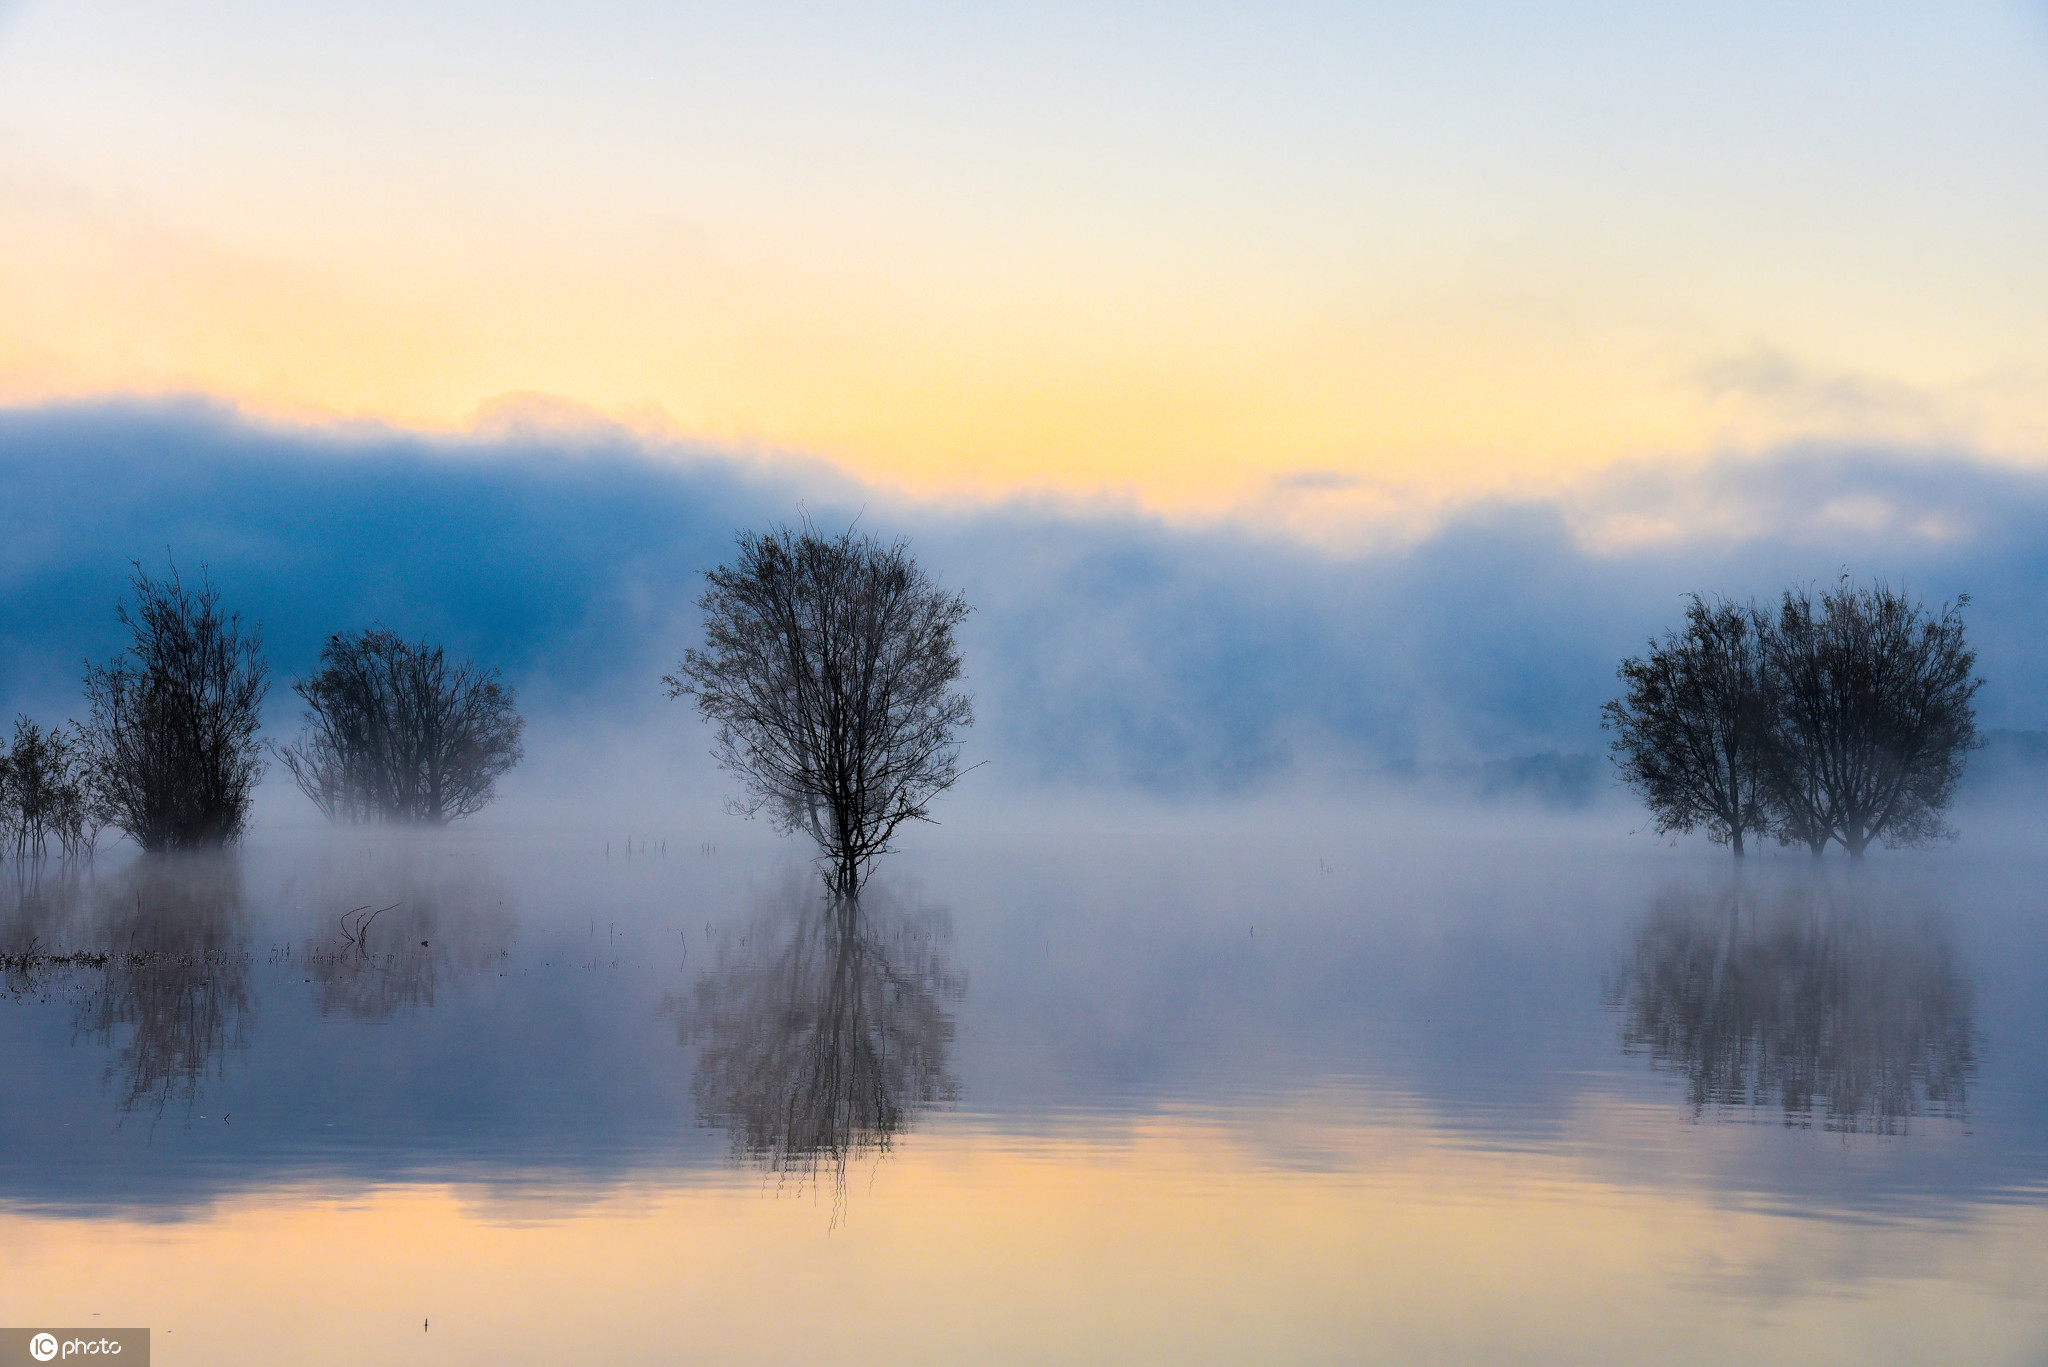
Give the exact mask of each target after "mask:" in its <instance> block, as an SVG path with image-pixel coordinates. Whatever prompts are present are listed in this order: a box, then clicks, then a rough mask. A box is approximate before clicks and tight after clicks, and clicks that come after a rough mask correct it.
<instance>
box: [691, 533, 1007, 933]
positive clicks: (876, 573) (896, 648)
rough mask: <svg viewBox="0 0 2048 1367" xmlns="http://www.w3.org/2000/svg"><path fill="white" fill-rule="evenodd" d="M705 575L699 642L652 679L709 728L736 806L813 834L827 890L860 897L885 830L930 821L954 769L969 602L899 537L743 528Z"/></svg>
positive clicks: (964, 703) (965, 719) (884, 842)
mask: <svg viewBox="0 0 2048 1367" xmlns="http://www.w3.org/2000/svg"><path fill="white" fill-rule="evenodd" d="M706 578H707V579H708V580H709V581H710V587H709V588H708V589H706V590H705V592H704V596H703V597H702V598H701V599H700V600H699V602H698V605H699V607H701V608H702V609H703V613H704V648H703V649H702V650H698V649H695V648H692V649H690V650H688V651H687V652H686V653H685V654H684V656H683V661H682V663H681V665H679V666H678V667H677V669H676V672H675V673H674V674H671V675H667V676H665V677H664V678H663V680H662V682H663V683H665V684H667V685H668V692H669V696H670V697H671V698H679V697H685V696H688V697H694V698H695V699H696V700H697V707H698V710H699V711H700V712H701V713H702V714H703V716H704V718H705V719H706V720H707V721H709V722H711V723H712V724H713V725H714V726H716V727H717V745H716V749H715V751H714V753H715V754H716V755H717V757H718V761H719V764H720V765H721V766H722V767H724V768H726V769H728V770H730V771H731V772H733V773H734V774H737V775H738V776H739V778H740V780H741V782H742V783H743V784H744V785H745V787H746V791H747V796H746V798H745V800H744V801H743V802H741V803H739V804H737V809H738V810H739V811H741V812H743V813H744V814H745V815H748V816H752V815H753V814H754V813H756V812H760V811H763V810H765V811H767V812H768V813H769V815H770V817H771V818H772V819H773V820H774V821H775V823H776V825H777V826H778V827H780V828H781V829H782V830H783V831H784V832H795V831H802V832H804V833H805V834H807V835H809V836H810V837H811V838H812V839H813V840H814V841H816V842H817V845H818V849H819V851H820V854H821V860H822V862H823V864H824V869H825V881H826V884H827V886H828V887H829V888H830V890H831V892H832V894H833V895H834V896H835V897H837V898H842V899H850V898H853V897H856V896H857V895H858V894H859V892H860V889H861V885H862V884H863V883H864V882H865V881H866V879H867V875H868V872H869V868H870V866H871V864H872V861H873V860H874V858H875V857H876V856H877V855H879V854H881V853H882V852H884V851H885V850H887V849H888V848H889V841H890V838H891V837H892V836H893V835H894V834H895V833H896V830H897V829H898V828H899V827H900V826H902V824H903V823H904V822H906V821H928V820H930V816H929V812H930V803H931V800H932V799H933V798H934V797H936V796H938V794H940V793H942V792H944V791H945V790H946V789H948V788H950V787H952V786H953V783H954V782H955V781H956V780H957V779H958V778H959V775H960V769H959V767H958V757H959V746H958V740H957V737H958V733H959V731H960V730H961V728H963V727H965V726H968V725H969V724H971V723H972V721H973V719H974V713H973V707H972V703H971V701H970V700H969V698H968V696H967V695H966V694H965V693H962V692H960V691H959V690H957V689H956V688H955V687H954V686H953V685H954V683H955V682H956V681H957V680H958V679H959V677H960V671H961V666H960V652H959V648H958V647H957V646H956V645H955V643H954V639H953V632H954V628H956V627H957V626H959V624H960V623H961V622H962V621H963V620H964V619H965V618H966V617H967V614H968V611H969V608H968V606H967V601H966V599H964V598H962V597H961V596H960V595H959V594H957V593H948V592H946V591H945V590H943V589H941V588H940V587H939V586H938V585H937V584H936V583H934V582H933V580H932V579H931V577H930V576H929V575H928V574H926V573H925V571H924V570H923V569H921V568H920V567H919V566H918V564H917V562H916V561H915V560H913V559H912V558H911V556H910V552H909V549H908V548H907V546H906V545H905V543H904V542H902V541H896V542H893V543H888V544H884V543H883V542H881V541H878V540H877V539H875V538H874V537H872V536H867V535H856V534H855V533H854V532H853V531H852V530H851V529H848V530H847V531H845V532H843V533H841V534H840V535H838V536H835V537H827V536H822V535H820V534H819V533H818V532H817V531H815V530H813V529H812V528H811V527H809V526H808V525H807V526H805V527H804V528H802V529H801V530H794V529H791V528H789V527H777V528H774V529H773V530H771V531H768V532H765V533H754V532H741V533H740V535H739V556H738V558H737V559H736V560H735V561H734V562H733V563H732V564H730V565H720V566H719V567H718V568H716V569H714V570H712V571H710V572H709V573H708V574H707V575H706Z"/></svg>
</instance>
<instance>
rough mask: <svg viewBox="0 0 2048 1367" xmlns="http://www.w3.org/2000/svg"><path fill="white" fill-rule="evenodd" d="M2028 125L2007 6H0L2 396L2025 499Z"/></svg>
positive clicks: (845, 469)
mask: <svg viewBox="0 0 2048 1367" xmlns="http://www.w3.org/2000/svg"><path fill="white" fill-rule="evenodd" d="M2044 116H2048V10H2044V9H2043V8H2042V7H2041V6H2039V5H2038V4H2019V3H1971V2H1970V0H1962V2H1961V3H1956V4H1951V5H1944V6H1938V7H1936V6H1927V5H1887V4H1872V3H1868V2H1867V0H1866V3H1860V4H1857V5H1855V6H1850V5H1848V4H1846V3H1827V2H1825V0H1823V2H1821V3H1812V4H1799V5H1783V4H1773V5H1765V4H1752V3H1740V2H1738V0H1730V2H1725V3H1716V4H1712V5H1706V4H1673V5H1659V6H1640V5H1625V4H1620V3H1610V4H1602V3H1580V2H1576V0H1574V2H1569V3H1552V4H1546V5H1541V6H1533V5H1526V4H1520V5H1510V4H1505V3H1501V4H1486V3H1464V2H1460V3H1446V4H1440V5H1429V6H1414V5H1399V6H1397V5H1391V4H1371V3H1356V4H1346V5H1329V4H1318V3H1290V2H1288V0H1281V2H1280V3H1265V4H1260V5H1257V6H1253V5H1249V4H1246V5H1228V4H1190V5H1176V6H1171V7H1169V6H1164V5H1156V4H1145V3H1136V4H1124V5H1116V6H1104V5H1100V4H1087V5H1081V4H1072V3H1065V0H1052V2H1050V3H1047V2H1044V0H1041V2H1040V3H1034V4H1030V5H1023V4H1004V3H997V4H986V5H974V6H938V5H927V4H918V3H878V4H871V5H864V6H857V7H856V6H833V5H825V4H815V3H813V4H801V3H792V2H787V0H765V2H764V3H761V4H756V5H749V6H742V7H734V6H703V5H696V4H688V3H662V4H659V5H657V4H651V3H649V4H643V3H634V2H633V0H594V2H593V3H590V4H584V5H578V6H560V5H537V4H530V3H508V2H506V0H500V2H499V3H494V4H490V5H484V4H481V3H470V2H469V0H444V2H443V3H436V4H431V5H422V4H418V3H408V4H397V3H392V2H391V0H349V3H346V4H343V3H339V0H307V3H304V4H299V5H293V6H290V7H278V6H274V5H260V4H255V3H252V2H250V0H194V2H193V3H190V4H185V5H179V6H164V5H159V4H143V3H137V2H135V0H61V2H60V0H0V243H4V248H5V249H4V252H0V257H4V264H0V404H4V405H6V406H8V407H11V408H14V409H28V410H34V409H38V408H40V407H44V406H48V405H51V404H54V403H74V404H75V403H99V402H108V401H124V400H134V399H138V398H163V397H166V396H184V397H197V398H201V399H204V400H207V401H210V402H213V403H216V404H220V405H226V406H230V407H232V408H234V409H237V410H239V411H241V412H244V413H247V414H250V415H252V416H254V417H256V418H258V419H261V420H264V421H286V420H288V421H292V422H297V423H302V424H307V425H311V426H313V427H320V426H322V425H327V424H333V423H336V422H342V423H364V422H368V423H372V424H376V425H379V426H380V427H383V428H389V429H393V430H396V431H400V432H418V433H429V434H449V433H458V434H459V433H471V434H482V435H489V434H490V433H493V432H496V431H500V430H502V429H503V428H504V427H505V426H506V425H507V424H508V423H511V424H514V425H516V424H518V423H522V422H523V423H532V422H534V421H547V422H551V423H554V424H555V425H557V426H569V427H575V426H578V425H589V424H591V423H594V422H596V421H598V420H599V419H600V418H601V419H603V420H606V421H609V422H612V423H615V424H620V425H623V426H624V427H625V428H627V429H629V430H631V431H634V432H637V433H641V434H643V435H644V436H646V437H647V438H648V441H649V443H650V449H651V450H654V451H656V452H657V453H659V452H665V451H674V450H678V449H684V448H691V449H695V448H715V449H717V450H720V451H725V452H730V453H739V454H748V453H752V454H755V455H772V456H794V457H801V458H804V459H808V460H814V461H818V462H822V463H823V464H824V465H825V466H826V467H829V468H831V469H833V470H836V471H838V472H840V473H841V474H842V475H843V476H844V477H845V478H847V479H851V480H855V481H858V482H861V483H863V484H864V485H866V486H871V487H873V488H876V489H880V490H885V491H889V492H891V493H892V494H894V495H897V496H901V497H922V498H931V497H955V498H957V497H961V496H967V497H971V498H982V499H988V498H997V499H1000V498H1003V497H1008V496H1012V495H1018V494H1026V495H1032V496H1049V497H1057V498H1065V499H1070V500H1084V501H1085V500H1091V499H1099V498H1103V497H1108V498H1112V499H1115V500H1118V501H1120V502H1121V503H1122V504H1123V505H1124V506H1127V507H1130V508H1135V509H1138V510H1142V511H1145V512H1163V513H1167V514H1170V515H1175V516H1188V515H1194V516H1199V517H1216V516H1223V517H1232V518H1238V519H1241V520H1246V521H1249V522H1252V523H1257V524H1261V525H1269V526H1278V527H1280V528H1282V529H1284V530H1287V531H1288V532H1290V534H1306V535H1311V536H1321V537H1325V538H1327V537H1329V536H1331V535H1341V534H1342V533H1343V532H1344V531H1345V529H1347V528H1350V527H1353V526H1355V525H1358V524H1360V523H1363V522H1368V521H1372V520H1374V519H1378V520H1380V521H1385V520H1386V519H1389V518H1392V519H1394V520H1396V521H1397V522H1403V520H1404V519H1405V522H1403V525H1406V526H1408V527H1409V528H1410V530H1411V533H1412V532H1413V530H1414V529H1415V528H1416V527H1419V526H1423V525H1424V524H1428V525H1434V523H1433V521H1432V520H1433V519H1437V518H1440V517H1441V516H1442V515H1443V510H1444V509H1446V508H1448V507H1453V506H1455V507H1470V506H1474V505H1477V504H1481V503H1484V502H1485V501H1487V500H1490V499H1499V498H1511V499H1512V498H1532V497H1543V496H1550V495H1559V494H1561V493H1564V492H1568V491H1570V490H1572V489H1576V488H1582V487H1584V485H1585V481H1587V480H1589V479H1593V480H1597V479H1600V478H1603V477H1604V476H1605V473H1606V472H1612V471H1615V470H1618V469H1624V468H1626V469H1629V470H1641V469H1643V468H1645V467H1648V468H1651V469H1654V470H1663V471H1680V472H1687V471H1689V472H1691V474H1690V475H1688V476H1687V477H1689V478H1690V477H1701V476H1702V472H1706V471H1710V470H1713V469H1718V468H1721V463H1723V462H1726V461H1728V460H1731V459H1733V460H1742V459H1750V460H1754V461H1757V462H1760V464H1759V467H1758V468H1759V469H1761V470H1765V471H1768V470H1772V469H1776V468H1778V467H1777V466H1776V465H1775V464H1774V463H1773V462H1775V461H1776V460H1777V458H1778V457H1779V455H1781V454H1782V453H1783V452H1785V451H1787V450H1790V449H1796V448H1801V447H1803V446H1809V445H1812V444H1815V443H1820V444H1832V445H1834V446H1836V447H1842V446H1845V445H1857V446H1859V447H1860V448H1863V449H1877V448H1890V449H1928V450H1939V451H1942V452H1950V453H1961V454H1962V455H1963V456H1966V457H1967V458H1968V459H1970V460H1973V461H1977V462H1980V463H1988V464H1991V465H2003V466H2008V467H2022V468H2040V467H2042V466H2043V465H2044V464H2048V461H2044V455H2048V443H2044V440H2043V438H2044V435H2048V254H2044V253H2042V252H2041V251H2040V249H2039V246H2040V242H2041V241H2042V237H2043V232H2042V229H2043V227H2044V224H2048V117H2044ZM1642 525H1643V526H1646V525H1647V524H1642ZM1641 530H1642V526H1639V527H1638V531H1639V532H1640V531H1641Z"/></svg>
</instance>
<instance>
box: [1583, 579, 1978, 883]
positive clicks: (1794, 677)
mask: <svg viewBox="0 0 2048 1367" xmlns="http://www.w3.org/2000/svg"><path fill="white" fill-rule="evenodd" d="M1968 604H1969V598H1968V596H1967V595H1965V596H1963V597H1961V598H1958V599H1957V600H1956V601H1955V602H1953V603H1948V604H1944V605H1943V606H1942V607H1941V608H1940V610H1939V611H1933V612H1931V611H1929V610H1927V609H1925V608H1923V607H1922V606H1921V605H1919V604H1918V603H1916V602H1913V601H1912V600H1910V599H1908V598H1907V597H1906V596H1905V595H1904V594H1901V593H1898V592H1896V591H1894V590H1892V589H1891V588H1889V587H1887V586H1886V585H1884V584H1875V585H1872V586H1869V587H1858V586H1856V585H1854V584H1853V583H1851V582H1850V581H1849V580H1848V579H1847V578H1846V577H1845V578H1844V579H1843V580H1842V581H1841V582H1840V583H1839V584H1838V585H1837V586H1836V588H1835V589H1834V590H1832V591H1830V592H1826V593H1823V594H1822V595H1820V597H1819V599H1818V600H1817V601H1816V599H1815V598H1814V596H1813V594H1812V592H1811V591H1810V590H1807V589H1788V590H1787V591H1786V592H1785V594H1784V596H1783V599H1782V601H1781V602H1780V603H1779V604H1778V606H1777V608H1776V610H1775V611H1767V610H1765V609H1761V608H1759V607H1757V606H1755V605H1754V604H1750V605H1746V606H1745V605H1738V604H1735V603H1731V602H1728V601H1726V600H1718V599H1717V600H1714V601H1711V602H1709V601H1707V600H1704V599H1701V598H1699V597H1697V596H1695V597H1694V598H1693V599H1692V602H1691V606H1690V607H1689V608H1688V610H1687V614H1686V625H1685V627H1684V628H1683V629H1682V630H1679V631H1674V632H1672V633H1670V634H1668V635H1667V636H1666V637H1665V638H1664V640H1663V641H1661V642H1659V641H1652V642H1651V643H1650V650H1649V653H1648V654H1647V655H1645V656H1643V657H1641V658H1631V659H1627V660H1624V661H1622V663H1621V666H1620V670H1619V673H1620V676H1621V679H1622V681H1623V682H1624V684H1626V685H1627V692H1626V693H1625V694H1624V695H1623V696H1622V697H1620V698H1617V699H1615V700H1613V701H1611V702H1609V703H1608V704H1607V705H1606V706H1605V708H1604V709H1603V721H1604V724H1605V725H1606V726H1607V727H1608V728H1609V729H1610V730H1612V731H1613V732H1614V733H1615V739H1614V742H1613V751H1614V757H1615V761H1616V764H1617V765H1618V767H1619V768H1620V770H1621V774H1622V777H1623V779H1624V780H1625V781H1626V782H1627V783H1628V784H1629V785H1630V787H1632V788H1633V789H1635V791H1636V792H1637V793H1638V794H1639V795H1640V796H1641V797H1642V798H1643V799H1644V801H1645V802H1646V803H1647V804H1648V805H1649V807H1650V810H1651V812H1652V814H1653V816H1654V818H1655V820H1656V823H1657V829H1658V830H1659V831H1690V830H1692V829H1694V828H1695V827H1698V826H1704V827H1705V829H1706V831H1707V833H1708V835H1709V836H1710V837H1711V838H1713V839H1715V840H1717V841H1722V842H1725V843H1727V844H1729V845H1731V846H1732V847H1733V849H1734V852H1735V853H1736V854H1737V855H1741V854H1742V853H1744V844H1743V836H1744V834H1745V833H1747V832H1759V831H1768V832H1770V833H1771V834H1773V835H1775V836H1776V837H1777V839H1778V840H1779V841H1780V842H1781V843H1784V844H1803V845H1805V846H1807V848H1809V849H1810V850H1812V851H1813V853H1815V854H1819V853H1821V852H1822V851H1823V850H1824V849H1825V848H1826V846H1827V845H1828V843H1829V842H1830V841H1834V842H1838V843H1840V844H1841V845H1842V847H1843V848H1844V849H1846V850H1848V852H1849V854H1850V855H1851V856H1852V857H1854V858H1861V857H1862V856H1863V854H1864V852H1865V851H1866V850H1867V849H1868V848H1869V846H1870V844H1871V842H1872V841H1882V842H1883V843H1885V844H1886V845H1913V844H1921V843H1925V842H1927V841H1930V840H1934V839H1939V838H1941V837H1943V836H1945V835H1947V834H1948V833H1949V832H1948V829H1947V827H1946V826H1945V825H1944V823H1943V814H1944V813H1945V812H1946V811H1947V809H1948V806H1949V804H1950V803H1951V801H1953V799H1954V797H1955V790H1956V784H1957V782H1958V781H1959V780H1960V778H1961V776H1962V772H1963V765H1964V761H1965V759H1966V758H1967V756H1968V753H1969V751H1970V750H1971V749H1972V748H1974V747H1975V745H1976V744H1977V734H1976V718H1975V709H1974V706H1973V703H1972V699H1973V698H1974V697H1975V695H1976V692H1977V690H1978V689H1979V688H1980V687H1981V686H1982V685H1983V680H1981V679H1979V678H1977V677H1975V674H1974V670H1975V667H1976V655H1975V653H1974V652H1973V651H1972V650H1971V649H1970V647H1969V645H1968V642H1967V640H1966V637H1965V632H1964V627H1963V620H1962V609H1963V608H1964V607H1966V606H1968Z"/></svg>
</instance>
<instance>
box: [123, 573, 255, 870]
mask: <svg viewBox="0 0 2048 1367" xmlns="http://www.w3.org/2000/svg"><path fill="white" fill-rule="evenodd" d="M134 590H135V607H134V611H132V612H131V611H130V610H129V609H128V607H127V605H125V604H124V605H122V606H121V607H119V608H117V609H116V610H115V611H116V614H117V615H118V616H119V618H120V620H121V625H123V626H125V627H127V628H128V630H129V632H130V633H131V635H132V636H133V637H134V639H133V641H132V642H131V643H130V645H129V646H128V648H127V649H126V650H125V651H123V652H122V653H121V654H120V655H117V656H116V657H114V658H113V659H112V660H110V661H108V662H107V663H106V664H104V665H88V666H87V668H86V672H85V696H86V702H87V705H88V706H89V707H90V708H91V719H90V720H89V721H88V722H87V723H86V725H85V728H84V741H85V746H86V749H87V751H88V754H89V756H90V762H91V765H92V770H93V781H94V785H95V787H96V788H97V789H98V791H99V795H100V798H101V800H102V801H103V802H104V803H105V810H106V814H107V817H108V820H109V821H110V822H111V823H112V824H113V825H114V826H116V827H118V828H120V829H121V830H122V831H125V832H126V833H127V834H128V836H129V837H130V838H131V839H133V840H134V841H135V843H136V844H138V845H140V846H142V848H143V849H145V850H173V849H195V848H199V847H202V846H207V845H219V844H223V843H225V842H227V841H230V840H234V839H237V838H239V837H240V835H241V834H242V828H243V826H244V825H246V824H247V822H248V819H249V799H250V796H251V793H252V792H253V790H254V789H255V787H256V780H257V779H259V778H260V777H262V774H263V759H262V750H261V747H259V746H258V745H257V743H256V728H257V713H258V712H259V710H260V709H261V708H262V706H263V696H264V694H265V693H266V692H268V691H269V688H270V671H269V668H268V667H267V666H266V665H265V664H264V663H263V657H262V649H263V637H262V634H261V631H260V629H258V628H253V627H252V628H248V629H246V630H245V629H244V628H243V625H242V617H241V614H240V613H225V614H224V613H222V611H221V609H220V594H219V592H218V591H217V590H216V589H215V588H214V587H213V585H212V584H211V583H210V582H207V581H205V580H204V579H202V580H201V583H200V586H199V588H198V589H196V590H194V589H188V588H186V587H185V585H184V583H183V582H182V581H181V580H180V579H179V577H178V571H177V567H176V566H172V567H171V569H170V572H169V573H168V574H167V575H166V576H165V577H164V578H162V579H152V578H150V577H149V576H148V575H146V574H144V573H143V572H142V566H140V565H139V564H138V565H136V566H135V580H134Z"/></svg>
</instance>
